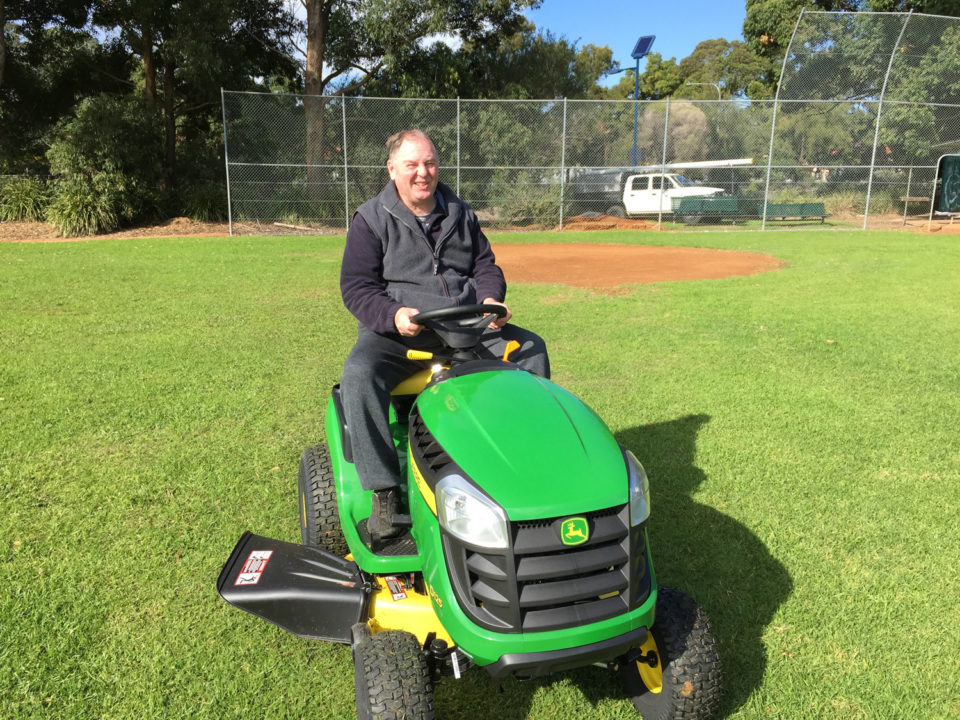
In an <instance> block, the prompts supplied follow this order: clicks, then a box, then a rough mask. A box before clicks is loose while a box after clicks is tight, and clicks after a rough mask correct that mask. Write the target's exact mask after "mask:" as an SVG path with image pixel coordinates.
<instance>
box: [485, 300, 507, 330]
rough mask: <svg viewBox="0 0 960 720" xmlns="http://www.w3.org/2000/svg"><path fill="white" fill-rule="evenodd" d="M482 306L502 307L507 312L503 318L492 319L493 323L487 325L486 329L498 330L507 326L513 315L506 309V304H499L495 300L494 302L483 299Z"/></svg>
mask: <svg viewBox="0 0 960 720" xmlns="http://www.w3.org/2000/svg"><path fill="white" fill-rule="evenodd" d="M483 304H484V305H502V306H503V307H504V308H506V310H507V314H506V315H504V316H503V317H494V318H493V321H492V322H491V323H490V324H489V325H487V327H488V328H490V329H491V330H497V329H499V328H502V327H503V326H504V325H506V324H507V321H509V320H510V318H511V317H513V313H511V312H510V308H508V307H507V304H506V303H502V302H499V301H497V300H494V299H493V298H485V299H484V301H483Z"/></svg>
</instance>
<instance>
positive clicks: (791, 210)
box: [760, 202, 830, 222]
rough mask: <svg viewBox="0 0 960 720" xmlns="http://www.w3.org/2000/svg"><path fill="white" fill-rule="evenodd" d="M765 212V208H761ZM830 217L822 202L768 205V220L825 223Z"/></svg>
mask: <svg viewBox="0 0 960 720" xmlns="http://www.w3.org/2000/svg"><path fill="white" fill-rule="evenodd" d="M760 211H761V212H762V211H763V206H762V205H761V206H760ZM828 217H830V213H828V212H827V211H826V210H825V209H824V207H823V203H822V202H806V203H768V204H767V220H817V219H819V220H820V222H823V221H824V220H826V219H827V218H828Z"/></svg>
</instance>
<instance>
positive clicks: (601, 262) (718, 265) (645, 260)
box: [494, 243, 783, 288]
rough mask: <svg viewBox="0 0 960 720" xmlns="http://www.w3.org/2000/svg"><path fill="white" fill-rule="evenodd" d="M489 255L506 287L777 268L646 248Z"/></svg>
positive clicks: (725, 253) (542, 246) (574, 246)
mask: <svg viewBox="0 0 960 720" xmlns="http://www.w3.org/2000/svg"><path fill="white" fill-rule="evenodd" d="M494 253H495V254H496V256H497V264H498V265H500V267H501V268H503V272H504V274H505V275H506V276H507V281H508V282H543V283H561V284H563V285H576V286H577V287H594V288H598V287H605V288H609V287H615V286H617V285H624V284H626V283H651V282H663V281H667V280H710V279H715V278H724V277H730V276H731V275H754V274H756V273H761V272H769V271H771V270H777V269H778V268H780V267H781V266H782V265H783V261H781V260H778V259H777V258H775V257H773V256H772V255H762V254H760V253H748V252H737V251H734V250H710V249H706V248H690V247H654V246H650V245H613V244H597V245H595V244H593V243H538V244H523V245H512V244H511V245H505V244H500V245H496V246H495V247H494Z"/></svg>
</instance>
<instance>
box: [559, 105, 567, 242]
mask: <svg viewBox="0 0 960 720" xmlns="http://www.w3.org/2000/svg"><path fill="white" fill-rule="evenodd" d="M566 166H567V99H566V98H564V99H563V129H562V130H561V131H560V229H561V230H563V191H564V179H565V178H566V174H567V167H566Z"/></svg>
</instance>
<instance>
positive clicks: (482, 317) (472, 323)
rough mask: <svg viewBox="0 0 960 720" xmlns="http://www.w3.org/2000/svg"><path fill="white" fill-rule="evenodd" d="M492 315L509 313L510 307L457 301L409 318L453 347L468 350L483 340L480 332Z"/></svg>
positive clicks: (504, 315)
mask: <svg viewBox="0 0 960 720" xmlns="http://www.w3.org/2000/svg"><path fill="white" fill-rule="evenodd" d="M490 315H493V316H495V317H501V318H502V317H506V316H507V308H506V307H505V306H503V305H494V304H490V305H487V304H483V303H479V304H475V305H455V306H453V307H447V308H440V309H439V310H427V311H426V312H422V313H417V314H416V315H414V316H413V317H411V318H410V322H414V323H416V324H417V325H425V326H426V327H428V328H430V329H431V330H433V331H434V332H435V333H436V334H437V337H439V338H440V340H441V341H442V342H443V344H444V345H446V346H447V347H449V348H450V349H451V350H456V351H459V350H463V351H466V350H469V349H470V348H473V347H475V346H476V345H477V343H478V342H480V336H481V335H483V331H484V330H485V329H486V328H487V326H488V325H489V324H490V317H489V316H490Z"/></svg>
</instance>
